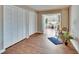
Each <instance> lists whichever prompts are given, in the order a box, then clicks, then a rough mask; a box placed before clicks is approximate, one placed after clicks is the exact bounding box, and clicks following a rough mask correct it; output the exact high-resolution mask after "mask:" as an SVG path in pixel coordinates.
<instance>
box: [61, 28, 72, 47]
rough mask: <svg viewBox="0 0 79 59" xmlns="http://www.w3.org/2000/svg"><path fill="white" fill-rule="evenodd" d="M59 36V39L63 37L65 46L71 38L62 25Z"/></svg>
mask: <svg viewBox="0 0 79 59" xmlns="http://www.w3.org/2000/svg"><path fill="white" fill-rule="evenodd" d="M60 37H61V39H63V41H64V43H65V45H66V46H67V45H68V42H69V41H70V39H73V37H72V36H71V35H70V34H69V32H68V31H67V28H66V27H63V29H62V31H61V34H60Z"/></svg>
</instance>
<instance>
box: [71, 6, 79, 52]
mask: <svg viewBox="0 0 79 59" xmlns="http://www.w3.org/2000/svg"><path fill="white" fill-rule="evenodd" d="M70 29H71V30H70V32H71V35H72V36H74V38H75V40H71V41H72V43H73V45H74V47H75V48H76V50H77V51H78V52H79V42H78V39H77V38H79V6H76V5H75V6H71V9H70Z"/></svg>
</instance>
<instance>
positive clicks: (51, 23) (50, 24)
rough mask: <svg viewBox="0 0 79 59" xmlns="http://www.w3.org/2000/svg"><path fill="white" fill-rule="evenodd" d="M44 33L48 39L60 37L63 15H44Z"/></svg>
mask: <svg viewBox="0 0 79 59" xmlns="http://www.w3.org/2000/svg"><path fill="white" fill-rule="evenodd" d="M42 21H43V24H42V26H43V33H44V34H45V35H46V36H47V37H57V36H59V30H61V13H56V14H43V15H42Z"/></svg>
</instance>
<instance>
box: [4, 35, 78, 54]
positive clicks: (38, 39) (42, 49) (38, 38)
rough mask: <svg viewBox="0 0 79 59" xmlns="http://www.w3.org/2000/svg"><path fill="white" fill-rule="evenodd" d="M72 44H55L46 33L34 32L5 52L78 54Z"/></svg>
mask: <svg viewBox="0 0 79 59" xmlns="http://www.w3.org/2000/svg"><path fill="white" fill-rule="evenodd" d="M76 53H77V52H76V50H75V49H74V48H73V47H72V46H65V45H64V44H60V45H54V44H53V43H52V42H50V41H49V40H48V39H47V37H46V36H45V35H44V34H34V35H32V36H31V37H30V38H28V39H24V40H22V41H21V42H19V43H17V44H15V45H13V46H11V47H9V48H7V49H6V51H5V52H4V53H3V54H76Z"/></svg>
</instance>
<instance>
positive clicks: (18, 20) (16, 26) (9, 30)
mask: <svg viewBox="0 0 79 59" xmlns="http://www.w3.org/2000/svg"><path fill="white" fill-rule="evenodd" d="M35 32H36V12H35V11H32V10H29V9H23V8H19V7H16V6H8V5H7V6H4V48H7V47H9V46H11V45H13V44H15V43H17V42H19V41H21V40H23V39H24V38H27V37H29V35H32V34H33V33H35Z"/></svg>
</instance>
